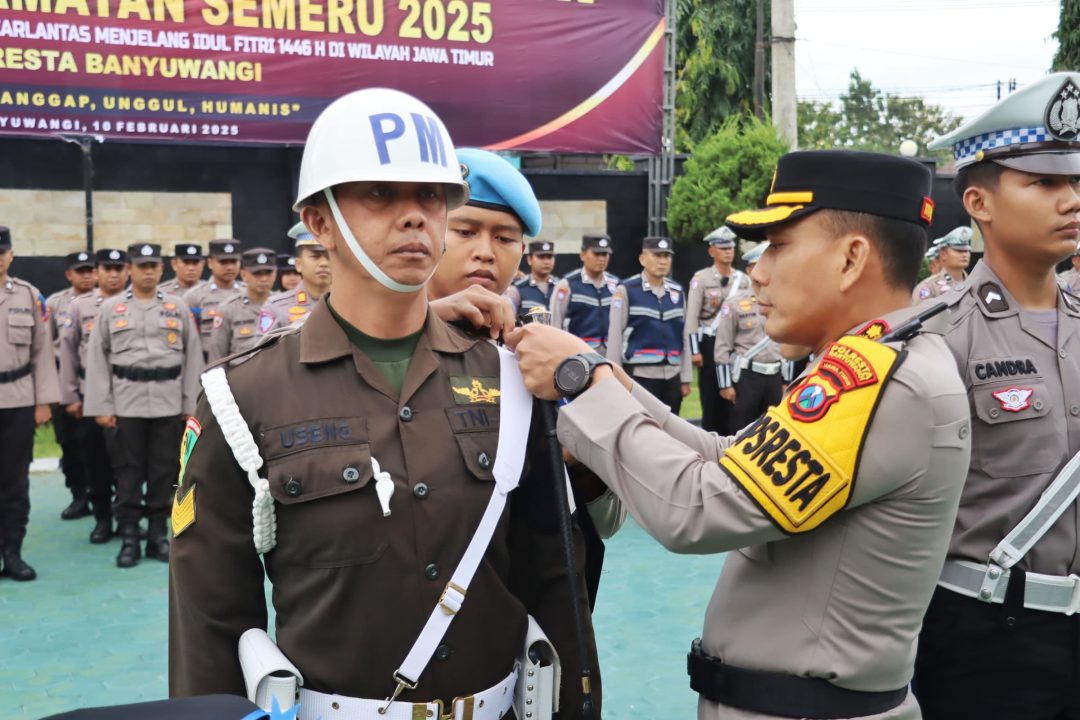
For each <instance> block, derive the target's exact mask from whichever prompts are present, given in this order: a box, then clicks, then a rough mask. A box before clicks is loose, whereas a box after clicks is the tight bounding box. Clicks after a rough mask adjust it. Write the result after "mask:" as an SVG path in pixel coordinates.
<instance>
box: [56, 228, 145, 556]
mask: <svg viewBox="0 0 1080 720" xmlns="http://www.w3.org/2000/svg"><path fill="white" fill-rule="evenodd" d="M94 263H95V273H96V275H97V288H95V289H94V291H93V292H90V293H87V294H86V295H82V296H80V297H78V298H76V299H75V301H74V302H72V303H71V308H70V310H69V315H68V318H67V319H66V320H65V321H64V324H63V327H62V328H61V329H60V403H61V404H62V405H63V406H64V409H65V411H66V412H67V413H68V415H70V416H71V417H73V418H75V420H76V423H77V424H76V429H75V435H76V438H77V439H78V442H79V448H80V450H81V451H82V454H83V462H84V465H85V467H86V481H87V490H88V492H87V496H88V498H89V500H90V507H91V510H92V511H93V513H94V520H95V523H94V529H93V530H91V531H90V542H91V543H94V544H95V545H96V544H101V543H105V542H108V541H109V539H110V538H112V536H113V529H112V501H113V492H114V490H115V488H116V481H115V479H114V476H113V470H112V463H111V461H110V460H109V453H108V450H107V447H108V445H109V444H110V443H111V439H106V435H108V436H109V437H110V438H111V436H113V435H115V433H116V431H115V429H108V430H106V429H105V428H102V427H101V426H100V425H98V424H97V422H95V421H94V418H93V416H89V415H86V414H85V413H83V398H85V397H86V361H87V348H88V347H89V346H90V336H91V335H92V333H93V330H94V326H95V324H96V323H97V318H98V313H99V312H100V310H101V305H102V303H104V302H105V301H106V300H108V299H109V298H111V297H114V296H115V295H119V294H120V293H121V292H123V291H124V286H126V285H127V281H128V275H129V273H130V268H129V266H128V255H127V252H126V251H124V250H117V249H115V248H99V249H98V250H97V252H96V253H95V255H94Z"/></svg>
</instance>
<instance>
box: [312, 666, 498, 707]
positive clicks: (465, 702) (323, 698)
mask: <svg viewBox="0 0 1080 720" xmlns="http://www.w3.org/2000/svg"><path fill="white" fill-rule="evenodd" d="M517 676H518V668H517V666H515V667H514V671H513V672H511V673H510V674H509V675H507V676H506V678H505V679H504V680H502V681H501V682H499V683H498V684H497V685H494V686H493V687H490V688H488V689H487V690H482V691H480V692H478V693H476V694H475V695H466V696H465V697H457V698H454V701H453V703H452V705H451V707H450V708H447V709H445V710H444V708H443V703H442V700H435V701H433V702H429V703H411V702H405V701H402V700H395V701H394V702H392V703H390V705H389V706H387V704H386V701H385V700H366V699H364V698H353V697H347V696H345V695H329V694H327V693H321V692H315V691H314V690H306V689H302V690H300V712H299V714H298V715H297V719H298V720H416V719H421V718H422V719H423V720H502V718H505V717H507V716H508V715H509V714H510V708H511V707H512V706H513V705H514V685H515V684H516V683H517ZM382 708H386V711H385V712H382Z"/></svg>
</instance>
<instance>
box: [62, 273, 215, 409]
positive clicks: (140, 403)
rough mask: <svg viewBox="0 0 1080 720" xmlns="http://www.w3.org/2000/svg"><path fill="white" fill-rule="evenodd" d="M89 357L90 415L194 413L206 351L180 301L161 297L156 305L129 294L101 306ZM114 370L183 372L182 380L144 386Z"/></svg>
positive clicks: (161, 381) (86, 403) (150, 383)
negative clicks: (117, 368) (164, 369)
mask: <svg viewBox="0 0 1080 720" xmlns="http://www.w3.org/2000/svg"><path fill="white" fill-rule="evenodd" d="M86 354H87V359H86V399H85V401H84V403H85V404H84V407H83V413H84V414H85V415H87V416H95V417H96V416H101V415H116V416H118V417H138V418H157V417H170V416H173V415H181V414H185V415H190V414H191V413H193V412H194V411H195V398H196V396H197V394H198V391H199V374H200V373H201V372H202V370H203V358H202V346H201V345H200V343H199V337H198V333H197V332H196V331H195V324H194V322H193V321H192V318H191V313H190V312H189V311H188V307H187V305H186V304H185V303H184V301H183V300H181V299H180V298H178V297H177V296H175V295H166V294H165V293H163V292H161V291H158V292H157V294H156V295H155V297H154V298H153V299H152V300H138V299H136V298H135V296H134V295H133V293H132V291H131V290H127V291H125V292H122V293H120V294H119V295H115V296H113V297H111V298H109V299H108V300H106V301H105V302H103V303H102V304H101V310H100V313H99V315H98V318H97V321H96V322H95V326H94V332H93V334H91V336H90V343H89V346H88V347H87V353H86ZM114 366H120V367H126V368H137V369H153V368H173V367H177V366H179V367H180V374H179V376H177V377H175V378H173V379H172V380H151V381H145V382H144V381H139V380H130V379H128V378H124V377H118V376H117V375H116V374H115V373H114V369H113V368H114Z"/></svg>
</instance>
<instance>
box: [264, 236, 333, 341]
mask: <svg viewBox="0 0 1080 720" xmlns="http://www.w3.org/2000/svg"><path fill="white" fill-rule="evenodd" d="M289 237H291V238H293V239H294V241H295V242H296V269H297V271H298V272H299V273H300V278H301V280H300V282H299V283H297V284H296V285H294V286H293V288H292V289H291V290H287V291H284V292H279V293H274V294H273V295H271V296H270V298H269V299H268V300H267V301H266V303H265V305H264V306H263V316H262V317H261V318H260V320H259V328H260V332H263V333H265V332H267V330H271V329H273V328H278V327H285V326H287V325H292V324H293V323H295V322H300V321H301V320H303V319H305V318H306V317H307V316H308V315H309V314H310V313H311V311H312V310H314V309H315V305H316V303H318V301H319V298H321V297H322V296H323V294H324V293H326V292H328V291H329V290H330V283H331V280H332V279H333V274H332V272H331V269H330V258H329V256H328V255H327V253H326V248H324V247H323V246H322V245H321V244H320V243H319V241H318V240H316V239H315V237H314V236H313V235H312V234H311V232H309V231H308V229H307V228H306V227H304V224H303V223H297V225H296V226H294V227H293V228H292V229H291V230H289ZM263 328H265V329H263Z"/></svg>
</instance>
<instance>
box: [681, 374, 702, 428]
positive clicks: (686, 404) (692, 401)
mask: <svg viewBox="0 0 1080 720" xmlns="http://www.w3.org/2000/svg"><path fill="white" fill-rule="evenodd" d="M697 378H698V373H697V368H694V380H693V382H692V383H690V394H689V395H687V396H686V397H684V398H683V399H682V407H681V408H679V417H681V418H684V419H686V420H696V419H699V418H700V417H701V394H700V393H698V382H697Z"/></svg>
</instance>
